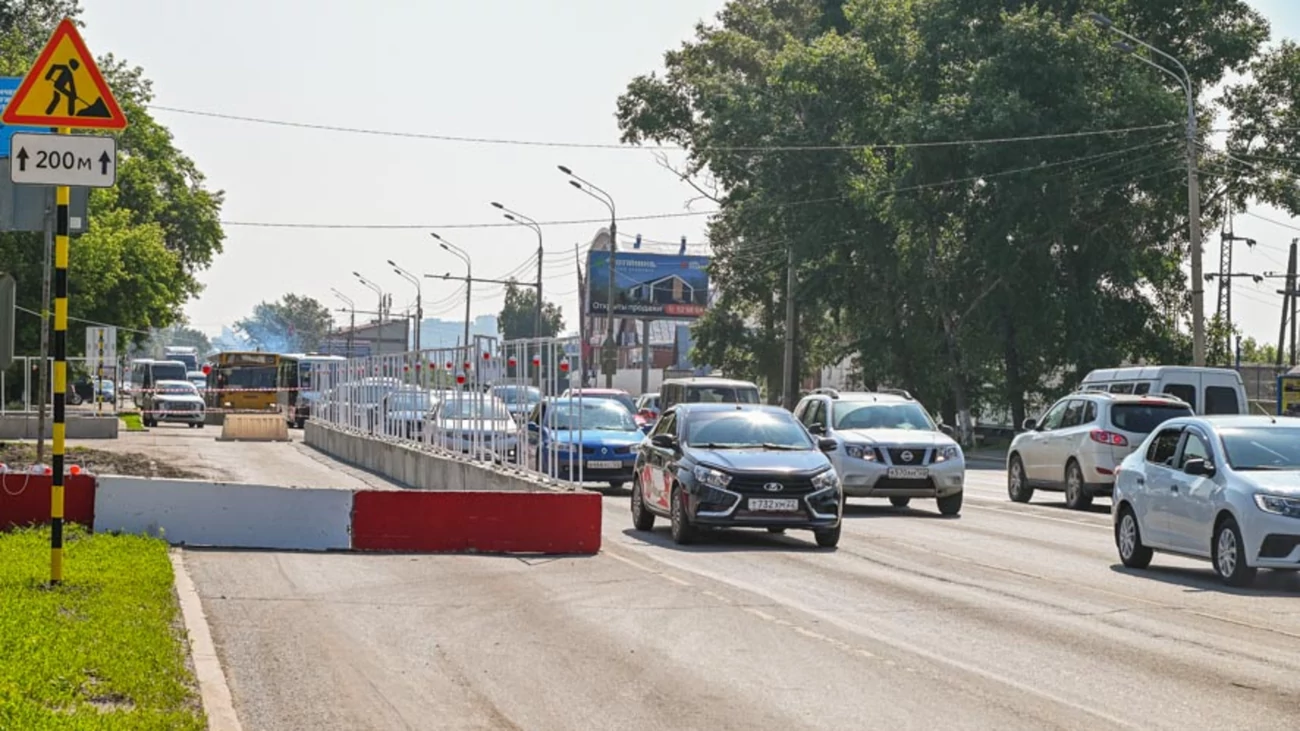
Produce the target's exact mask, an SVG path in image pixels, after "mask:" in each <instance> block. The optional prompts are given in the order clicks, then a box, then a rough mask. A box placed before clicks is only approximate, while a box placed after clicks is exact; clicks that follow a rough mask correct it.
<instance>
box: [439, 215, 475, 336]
mask: <svg viewBox="0 0 1300 731" xmlns="http://www.w3.org/2000/svg"><path fill="white" fill-rule="evenodd" d="M429 235H430V236H432V237H433V238H435V239H437V240H438V245H439V246H441V247H442V248H443V250H444V251H446V252H447V253H449V254H453V255H455V256H456V257H458V258H459V259H460V260H461V261H463V262H465V352H467V353H468V352H470V351H469V305H470V292H471V290H472V288H473V286H474V265H473V264H471V263H470V260H469V254H466V253H465V250H464V249H462V248H460V247H459V246H456V245H455V244H453V243H451V242H449V241H447V240H446V239H444V238H443V237H441V236H439V235H438V234H436V233H430V234H429Z"/></svg>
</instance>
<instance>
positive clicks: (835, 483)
mask: <svg viewBox="0 0 1300 731" xmlns="http://www.w3.org/2000/svg"><path fill="white" fill-rule="evenodd" d="M812 485H813V487H814V488H815V489H816V490H818V491H821V490H826V489H829V488H832V487H839V486H840V476H839V475H837V474H835V470H826V471H825V472H819V473H817V474H816V475H813V478H812Z"/></svg>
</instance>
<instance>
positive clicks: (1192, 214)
mask: <svg viewBox="0 0 1300 731" xmlns="http://www.w3.org/2000/svg"><path fill="white" fill-rule="evenodd" d="M1089 17H1090V18H1091V19H1092V22H1093V23H1095V24H1096V25H1097V27H1099V28H1101V29H1102V30H1108V31H1111V32H1113V33H1115V34H1117V35H1119V36H1122V37H1123V38H1126V39H1127V40H1128V41H1129V43H1123V42H1117V43H1114V44H1112V45H1113V46H1114V47H1115V48H1116V49H1118V50H1120V51H1123V52H1125V53H1127V54H1129V55H1131V56H1133V58H1136V59H1138V60H1139V61H1142V62H1143V63H1145V64H1147V65H1148V66H1151V67H1153V68H1155V69H1158V70H1160V71H1162V72H1164V73H1165V74H1168V75H1169V76H1172V77H1173V78H1174V79H1176V80H1177V81H1178V84H1179V86H1181V87H1182V88H1183V93H1184V94H1185V95H1186V96H1187V218H1188V226H1189V228H1190V232H1189V234H1188V240H1189V242H1190V245H1191V251H1190V252H1189V254H1190V255H1191V259H1192V365H1194V366H1204V365H1205V286H1204V284H1203V282H1204V278H1203V276H1202V264H1201V190H1200V180H1199V179H1198V178H1197V175H1196V165H1197V154H1196V138H1197V130H1196V89H1195V87H1194V86H1193V85H1192V77H1191V75H1190V74H1188V73H1187V68H1186V67H1184V66H1183V64H1182V63H1181V62H1180V61H1179V60H1178V59H1176V58H1174V57H1173V56H1171V55H1169V54H1168V53H1165V52H1164V51H1162V50H1160V49H1159V48H1156V47H1155V46H1153V45H1151V44H1150V43H1147V42H1146V41H1143V40H1142V39H1140V38H1138V37H1136V36H1133V35H1131V34H1129V33H1126V32H1125V31H1123V30H1121V29H1119V28H1117V27H1115V24H1114V22H1112V21H1111V19H1110V18H1108V17H1106V16H1105V15H1102V14H1101V13H1092V14H1091V15H1090V16H1089ZM1132 44H1137V45H1138V46H1142V47H1143V48H1145V49H1147V50H1148V51H1151V52H1152V53H1154V54H1156V55H1158V56H1160V57H1162V58H1164V59H1167V60H1168V61H1169V62H1170V63H1172V64H1173V65H1174V66H1175V67H1177V68H1178V73H1174V72H1173V71H1171V70H1170V69H1168V68H1166V67H1165V66H1162V65H1160V64H1158V63H1156V62H1154V61H1152V60H1151V59H1148V58H1144V57H1142V56H1139V55H1137V54H1136V50H1137V49H1136V48H1135V47H1134V46H1133V45H1132Z"/></svg>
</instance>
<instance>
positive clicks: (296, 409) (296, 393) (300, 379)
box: [275, 353, 348, 429]
mask: <svg viewBox="0 0 1300 731" xmlns="http://www.w3.org/2000/svg"><path fill="white" fill-rule="evenodd" d="M346 362H348V359H347V358H344V357H343V356H341V355H319V354H317V353H308V354H302V353H297V354H294V355H281V356H280V374H279V380H278V382H277V386H278V389H277V390H276V394H275V402H276V405H277V407H278V408H279V410H280V414H281V415H282V416H283V417H284V420H285V421H286V422H288V423H289V426H292V427H297V428H299V429H301V428H302V427H303V425H304V424H306V423H307V418H308V417H309V416H311V405H312V403H314V402H315V401H316V400H317V399H319V398H320V395H321V394H320V384H319V383H316V382H315V381H316V378H317V376H318V375H319V374H318V373H317V372H316V371H317V368H318V367H319V366H321V365H323V364H327V363H346Z"/></svg>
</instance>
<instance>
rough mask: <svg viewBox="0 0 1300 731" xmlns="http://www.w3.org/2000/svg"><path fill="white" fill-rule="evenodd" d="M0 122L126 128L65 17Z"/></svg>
mask: <svg viewBox="0 0 1300 731" xmlns="http://www.w3.org/2000/svg"><path fill="white" fill-rule="evenodd" d="M0 120H2V121H3V122H4V123H5V124H30V125H36V126H41V127H72V128H75V129H123V128H125V127H126V116H125V115H123V114H122V110H121V108H119V107H118V106H117V100H116V99H114V98H113V92H111V91H109V89H108V84H106V83H104V77H103V75H101V74H100V73H99V67H98V66H96V65H95V57H94V56H92V55H90V51H88V50H87V49H86V44H85V42H83V41H82V40H81V35H80V34H79V33H77V27H76V26H75V25H73V24H72V21H71V20H70V19H68V18H64V19H63V21H62V22H60V23H59V27H58V28H56V29H55V31H54V35H52V36H50V40H49V42H48V43H46V44H45V49H44V50H42V51H41V55H40V56H38V57H37V58H36V63H35V64H33V65H32V70H31V71H28V72H27V75H26V76H24V77H23V83H22V84H20V85H19V86H18V91H15V92H14V95H13V98H12V99H10V100H9V105H8V106H7V107H5V111H4V114H3V115H0Z"/></svg>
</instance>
